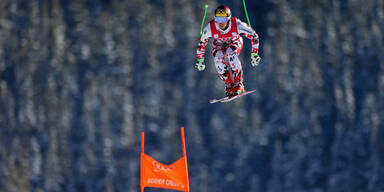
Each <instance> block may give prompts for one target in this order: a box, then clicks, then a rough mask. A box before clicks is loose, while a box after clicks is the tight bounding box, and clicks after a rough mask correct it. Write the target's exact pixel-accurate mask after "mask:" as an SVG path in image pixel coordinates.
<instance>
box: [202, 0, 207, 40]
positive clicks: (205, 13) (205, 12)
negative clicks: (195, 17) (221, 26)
mask: <svg viewBox="0 0 384 192" xmlns="http://www.w3.org/2000/svg"><path fill="white" fill-rule="evenodd" d="M207 9H208V4H205V11H204V16H203V21H201V27H200V35H201V34H202V33H203V25H204V20H205V15H207Z"/></svg>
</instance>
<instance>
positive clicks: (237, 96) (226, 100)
mask: <svg viewBox="0 0 384 192" xmlns="http://www.w3.org/2000/svg"><path fill="white" fill-rule="evenodd" d="M255 91H256V90H252V91H244V92H243V93H240V94H238V95H235V96H232V97H229V96H227V97H223V98H221V99H212V100H210V101H209V103H211V104H212V103H217V102H222V103H226V102H230V101H232V100H234V99H237V98H239V97H241V96H244V95H248V94H250V93H253V92H255Z"/></svg>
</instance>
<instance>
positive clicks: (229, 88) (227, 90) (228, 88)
mask: <svg viewBox="0 0 384 192" xmlns="http://www.w3.org/2000/svg"><path fill="white" fill-rule="evenodd" d="M225 96H226V97H233V96H234V92H233V88H232V84H229V83H228V84H225Z"/></svg>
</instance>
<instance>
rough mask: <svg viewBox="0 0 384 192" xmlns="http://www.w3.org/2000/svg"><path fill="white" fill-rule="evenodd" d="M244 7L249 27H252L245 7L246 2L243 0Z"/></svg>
mask: <svg viewBox="0 0 384 192" xmlns="http://www.w3.org/2000/svg"><path fill="white" fill-rule="evenodd" d="M243 5H244V12H245V16H246V17H247V21H248V25H249V26H250V27H251V22H250V21H249V17H248V13H247V7H246V6H245V1H244V0H243Z"/></svg>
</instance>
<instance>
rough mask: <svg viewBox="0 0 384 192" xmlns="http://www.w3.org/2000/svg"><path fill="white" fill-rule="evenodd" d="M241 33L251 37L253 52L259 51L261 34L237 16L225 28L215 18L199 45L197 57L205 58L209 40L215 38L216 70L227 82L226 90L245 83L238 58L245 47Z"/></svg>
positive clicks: (236, 87)
mask: <svg viewBox="0 0 384 192" xmlns="http://www.w3.org/2000/svg"><path fill="white" fill-rule="evenodd" d="M240 35H243V36H245V37H247V38H248V39H250V40H251V42H252V53H258V50H259V36H258V35H257V33H256V32H255V31H254V30H253V29H252V28H251V27H250V26H249V25H247V24H246V23H244V22H242V21H240V19H238V18H236V17H231V20H230V22H229V24H228V27H227V28H226V29H225V30H222V29H220V27H219V26H218V25H217V24H216V23H215V21H214V20H212V21H210V22H209V24H208V25H206V26H205V28H204V30H203V33H202V35H201V37H200V42H199V43H198V46H197V51H196V52H197V54H196V55H197V59H201V58H204V55H205V48H206V46H207V43H208V40H209V38H213V45H212V55H213V57H214V62H215V66H216V70H217V72H218V73H219V76H220V78H221V79H222V80H223V81H224V82H225V85H226V91H230V90H236V89H240V86H242V85H243V71H242V67H241V62H240V60H239V58H238V55H239V54H240V51H241V49H242V48H243V38H242V37H241V36H240ZM227 62H228V63H227ZM231 74H232V75H233V79H232V78H231Z"/></svg>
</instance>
